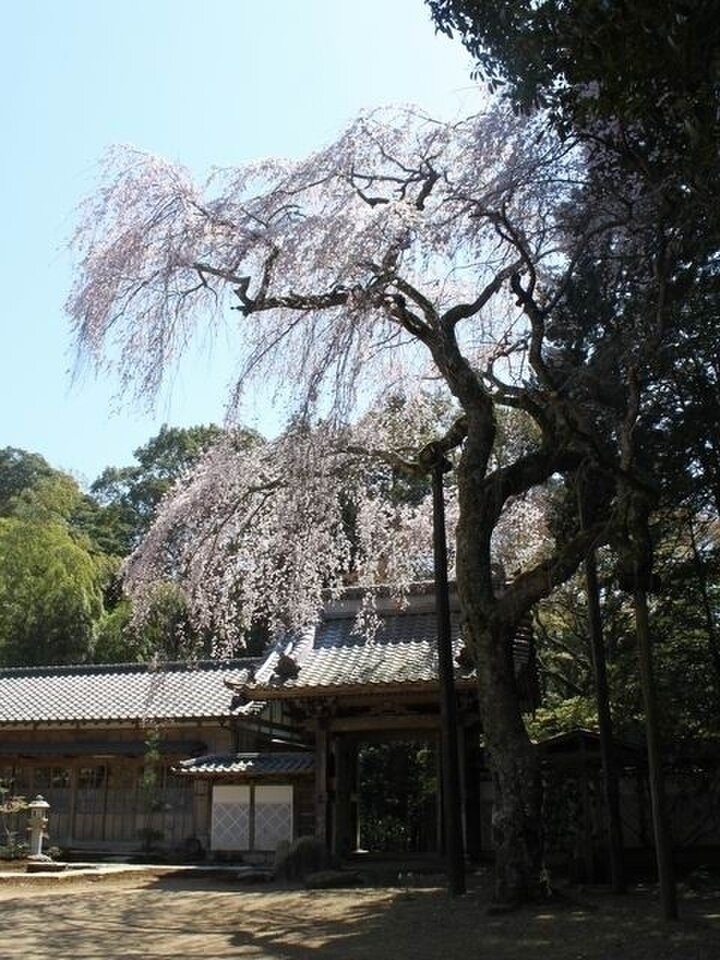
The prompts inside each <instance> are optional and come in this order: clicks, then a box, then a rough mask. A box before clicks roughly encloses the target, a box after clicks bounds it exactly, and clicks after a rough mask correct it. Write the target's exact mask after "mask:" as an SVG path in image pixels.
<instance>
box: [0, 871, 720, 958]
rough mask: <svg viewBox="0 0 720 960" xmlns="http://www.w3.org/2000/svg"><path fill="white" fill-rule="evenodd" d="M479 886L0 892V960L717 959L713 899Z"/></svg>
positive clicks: (194, 883)
mask: <svg viewBox="0 0 720 960" xmlns="http://www.w3.org/2000/svg"><path fill="white" fill-rule="evenodd" d="M487 905H488V901H487V892H486V890H485V889H484V888H483V887H482V885H480V886H477V887H476V888H474V889H472V890H471V892H470V893H469V894H468V895H467V896H466V897H463V898H461V899H459V900H455V901H453V900H450V899H449V898H448V897H447V895H446V894H445V892H444V891H443V890H441V889H438V888H433V887H423V888H418V889H414V888H412V887H410V888H387V887H386V888H367V889H359V890H337V891H305V890H281V889H277V888H262V889H261V888H257V887H256V888H244V887H240V886H238V885H236V884H232V883H229V882H227V881H222V880H217V879H216V880H213V879H210V878H205V879H188V878H187V877H186V878H182V877H165V878H157V879H152V880H145V881H139V880H138V879H135V880H133V881H130V880H129V879H126V880H119V879H118V880H113V881H104V880H102V881H100V880H99V881H97V882H95V883H91V882H87V883H83V884H66V885H64V886H63V885H62V884H58V885H57V887H54V888H50V887H44V888H37V889H35V890H33V889H31V888H23V889H22V890H17V891H13V890H12V889H10V890H7V889H6V890H4V891H3V893H2V902H0V911H1V913H2V920H3V924H2V929H0V957H2V960H15V958H21V957H22V958H28V957H33V958H37V960H44V958H50V957H53V958H68V960H100V958H103V960H115V958H133V957H142V958H144V960H158V958H167V957H174V958H178V957H180V958H187V960H190V958H196V957H206V958H209V960H213V958H215V960H221V958H227V957H234V958H253V960H370V958H372V960H383V958H386V957H388V958H392V960H410V958H412V960H435V958H453V957H461V956H462V957H464V958H473V960H474V958H486V957H487V958H492V960H547V958H548V957H549V956H551V957H552V958H553V960H571V958H572V960H650V958H652V960H717V958H718V957H720V897H718V896H717V895H713V896H707V897H705V898H702V897H696V898H693V899H689V900H686V901H684V902H683V905H682V919H681V920H680V921H679V922H678V923H676V924H665V923H663V922H662V921H661V920H660V919H659V917H658V907H657V901H656V898H655V897H654V896H653V895H652V892H648V891H644V892H642V891H640V892H635V893H633V894H629V895H627V896H625V897H622V898H614V897H611V896H609V895H604V894H599V893H587V892H586V893H584V894H575V895H574V896H572V897H568V898H565V899H562V900H560V901H559V902H557V903H553V904H551V905H547V906H543V907H541V908H538V907H533V908H526V909H523V910H519V911H516V912H514V913H510V914H504V915H500V916H489V915H487V913H486V907H487Z"/></svg>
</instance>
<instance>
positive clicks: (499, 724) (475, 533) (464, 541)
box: [456, 422, 545, 903]
mask: <svg viewBox="0 0 720 960" xmlns="http://www.w3.org/2000/svg"><path fill="white" fill-rule="evenodd" d="M481 427H484V428H485V429H484V431H483V430H482V429H480V430H479V435H473V431H472V424H471V429H470V430H469V432H468V440H467V443H466V445H465V449H464V450H463V455H462V460H461V464H460V467H459V469H458V491H459V497H460V521H459V523H458V527H457V562H456V564H457V585H458V595H459V599H460V605H461V609H462V614H463V625H462V629H463V635H464V637H465V640H466V643H467V646H468V648H469V649H470V651H471V652H472V655H473V658H474V661H475V664H476V668H477V675H478V687H479V696H480V714H481V719H482V723H483V734H484V738H485V745H486V751H487V758H488V762H489V766H490V771H491V775H492V781H493V787H494V799H493V819H492V836H493V846H494V849H495V898H496V900H498V901H499V902H502V903H520V902H523V901H526V900H528V899H535V898H537V897H539V896H541V895H542V894H543V893H544V892H545V890H544V884H543V869H542V867H543V863H542V844H541V827H540V811H541V798H542V790H541V782H540V769H539V761H538V758H537V755H536V752H535V749H534V747H533V745H532V743H531V742H530V739H529V737H528V735H527V732H526V730H525V725H524V723H523V720H522V714H521V705H520V697H519V694H518V690H517V685H516V682H515V669H514V662H513V647H512V641H513V637H514V634H515V629H516V627H517V625H518V623H519V621H520V620H521V619H522V616H523V615H524V613H525V611H518V612H517V614H518V615H517V623H515V622H513V623H509V622H508V620H507V618H501V617H500V616H499V614H498V603H497V598H496V595H495V587H494V585H493V570H492V562H491V552H490V537H491V534H492V531H493V529H494V526H495V519H496V515H497V514H496V511H497V505H496V503H495V502H494V501H493V496H494V494H493V490H492V487H490V486H488V485H487V484H484V483H483V482H482V481H483V479H484V477H485V467H486V465H487V459H486V454H487V451H488V444H489V443H490V444H491V442H492V424H488V423H487V422H485V423H482V424H481ZM501 590H502V587H501V586H499V591H501Z"/></svg>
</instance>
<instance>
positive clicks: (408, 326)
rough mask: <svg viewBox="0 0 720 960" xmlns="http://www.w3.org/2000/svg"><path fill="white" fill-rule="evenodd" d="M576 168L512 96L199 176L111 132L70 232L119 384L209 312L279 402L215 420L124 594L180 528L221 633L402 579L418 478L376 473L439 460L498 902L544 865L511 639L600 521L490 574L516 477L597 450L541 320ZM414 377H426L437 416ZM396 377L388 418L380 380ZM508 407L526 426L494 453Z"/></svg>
mask: <svg viewBox="0 0 720 960" xmlns="http://www.w3.org/2000/svg"><path fill="white" fill-rule="evenodd" d="M582 176H583V170H582V165H581V162H580V160H579V158H578V157H577V156H576V154H575V153H574V151H573V148H572V146H571V145H570V144H568V143H564V144H561V143H559V142H558V141H556V140H554V139H552V138H551V137H550V136H549V135H548V134H547V133H544V132H543V128H542V125H541V122H540V121H539V120H533V119H528V118H524V119H520V118H516V117H514V116H513V115H512V114H511V113H510V112H509V110H507V109H505V108H503V107H495V108H493V109H491V110H489V111H488V112H486V113H483V114H481V115H477V116H473V117H471V118H469V119H467V120H464V121H462V122H457V123H440V122H437V121H434V120H432V119H431V118H429V117H427V116H425V115H424V114H422V113H420V112H418V111H416V110H412V109H407V110H399V111H394V112H390V111H381V112H378V113H374V114H370V115H366V116H363V117H361V118H359V119H358V120H356V121H355V122H354V123H353V124H352V125H351V126H350V127H349V128H348V129H347V130H346V131H345V132H344V133H343V134H342V136H340V137H339V139H338V140H337V141H336V142H334V143H333V144H331V145H330V146H329V147H327V148H325V149H322V150H320V151H319V152H317V153H316V154H314V155H312V156H311V157H309V158H308V159H305V160H302V161H300V162H280V161H277V160H267V161H263V162H259V163H254V164H249V165H246V166H244V167H242V168H240V169H237V170H220V171H217V172H216V173H215V174H214V175H213V177H211V179H210V180H209V182H208V183H207V184H205V185H204V186H203V187H199V186H197V185H196V184H195V183H194V182H193V181H192V179H191V178H190V176H189V174H188V173H187V172H186V171H185V170H183V169H181V168H180V167H178V166H176V165H174V164H171V163H168V162H165V161H163V160H160V159H158V158H156V157H153V156H148V155H146V154H142V153H139V152H137V151H134V150H129V149H118V150H115V151H113V152H112V153H110V155H109V157H108V159H107V163H106V167H105V171H104V179H103V182H102V185H101V188H100V189H99V191H98V192H97V194H96V195H95V196H94V197H93V198H92V199H91V200H89V201H88V202H87V204H86V207H85V209H84V211H83V215H82V219H81V223H80V226H79V229H78V232H77V235H76V237H75V249H76V251H77V253H78V257H79V268H78V273H77V282H76V285H75V288H74V290H73V292H72V295H71V298H70V300H69V313H70V315H71V317H72V318H73V321H74V325H75V332H76V335H77V340H78V343H79V345H80V348H81V350H82V351H83V352H84V354H85V355H88V356H89V357H90V358H92V359H94V360H95V361H96V362H97V363H98V364H103V363H106V362H110V363H113V364H115V365H116V367H117V368H118V370H119V374H120V377H121V382H122V385H123V387H124V388H128V389H129V390H131V391H133V390H134V391H135V392H136V394H138V395H140V396H141V397H144V398H148V397H150V398H151V397H152V396H153V395H154V394H155V393H156V391H157V390H158V388H159V387H160V386H161V384H162V382H163V378H164V376H165V375H166V374H167V373H168V371H169V370H170V369H171V368H172V365H173V363H174V362H175V360H176V359H177V357H178V356H179V355H180V354H181V353H182V352H183V350H184V349H185V348H186V347H187V346H188V344H190V343H191V342H192V339H193V337H194V336H195V335H196V334H197V333H198V331H200V332H201V333H206V332H207V331H208V330H209V331H210V332H211V333H213V332H214V333H215V334H220V333H221V332H222V333H223V336H225V337H228V338H230V339H231V342H233V343H235V344H236V346H237V358H238V376H237V383H236V385H235V389H234V392H233V395H232V397H231V398H230V404H231V409H238V408H239V405H240V404H241V402H242V400H243V398H244V397H245V396H246V395H247V392H248V390H249V389H250V388H252V389H255V390H262V389H263V388H264V387H265V386H266V385H267V384H273V385H275V397H276V400H277V402H282V403H284V404H285V405H286V407H287V409H288V410H289V411H290V412H291V414H292V417H293V419H292V426H291V428H290V429H289V430H288V431H287V432H286V433H285V434H284V435H283V436H282V437H281V438H280V439H279V440H277V441H273V442H272V443H269V444H267V445H258V446H256V447H254V448H253V449H251V450H249V451H247V450H243V451H240V450H238V449H237V445H235V444H234V443H233V437H232V434H229V436H228V438H227V439H226V440H225V441H224V442H222V443H221V444H220V445H219V446H217V447H216V448H215V449H214V450H213V451H211V452H210V453H209V454H208V455H207V457H206V458H205V459H204V460H203V461H202V462H201V464H200V465H199V467H198V468H197V470H196V472H195V474H194V476H193V477H192V479H191V480H190V481H189V482H186V483H185V484H182V485H180V486H179V487H178V488H177V489H176V491H175V493H174V495H172V496H171V497H170V498H169V499H168V500H167V501H166V503H165V505H164V508H163V509H162V510H161V512H160V515H159V517H158V520H157V523H156V525H155V527H154V529H153V530H152V531H151V533H150V535H149V537H148V539H147V540H146V541H145V543H144V544H143V545H142V546H141V547H140V549H139V551H138V553H137V554H136V556H135V557H134V559H133V562H132V564H131V572H130V580H131V583H132V584H133V586H134V588H135V589H136V590H137V591H139V592H140V593H142V588H143V584H147V583H150V582H152V581H153V580H154V579H156V578H158V577H162V576H163V575H165V574H166V573H167V570H166V569H165V567H166V563H165V558H166V557H167V556H172V557H175V558H176V557H177V556H178V551H180V555H181V556H182V557H183V561H182V563H181V564H180V567H181V568H182V569H181V572H182V574H183V576H184V577H185V578H186V583H187V589H188V594H189V596H190V598H191V606H192V608H193V610H194V611H195V616H196V617H197V618H198V621H199V622H202V623H204V624H205V625H206V626H210V627H211V629H212V630H214V631H216V633H217V634H218V636H221V635H223V632H225V633H226V634H229V633H232V631H233V630H238V629H240V628H241V627H242V626H246V625H247V624H248V623H249V622H250V621H251V620H252V618H253V617H259V616H261V617H263V618H264V619H266V620H268V621H269V623H270V625H271V627H272V628H273V629H275V630H281V629H286V628H287V627H288V626H292V625H293V624H297V623H301V622H307V621H308V620H309V619H311V618H314V617H316V616H317V612H318V608H319V604H320V601H321V594H322V590H323V589H326V588H330V589H333V588H339V587H340V585H341V584H343V583H347V582H354V583H368V584H369V583H372V582H377V581H378V580H388V579H393V580H395V581H396V582H398V583H401V584H402V583H403V582H407V581H408V580H410V579H412V577H413V576H416V575H417V574H418V571H421V570H422V564H423V551H424V558H425V562H427V558H428V553H429V549H430V546H429V545H430V543H431V536H430V527H429V521H428V511H427V509H426V503H425V498H424V496H422V495H419V496H418V498H417V501H416V502H413V501H412V498H410V499H408V498H404V499H403V498H401V499H400V500H398V501H397V502H393V500H392V497H388V496H387V493H388V484H391V483H392V478H393V476H399V475H400V474H403V475H407V476H411V477H412V476H416V477H419V476H426V475H427V474H428V472H429V471H430V470H431V469H432V466H433V464H434V463H435V462H436V460H437V458H438V457H449V458H450V459H451V460H452V461H453V462H454V463H455V465H456V471H455V483H456V492H455V493H454V494H453V498H452V500H453V503H452V511H451V512H452V519H453V527H454V531H455V549H454V559H455V567H456V580H457V589H458V595H459V600H460V604H461V610H462V619H463V626H462V629H463V636H464V640H465V643H466V645H467V648H468V650H469V652H470V654H471V656H472V657H473V659H474V662H475V664H476V667H477V676H478V683H479V694H480V703H481V712H482V721H483V727H484V733H485V740H486V746H487V751H488V756H489V760H490V764H491V769H492V774H493V781H494V788H495V806H494V814H493V833H494V845H495V849H496V856H497V860H496V877H497V880H496V896H497V897H498V899H500V900H505V901H518V900H522V899H525V898H527V897H529V896H534V895H535V894H537V893H538V892H539V891H540V888H541V844H540V835H539V834H540V831H539V810H540V795H539V776H538V767H537V761H536V758H535V755H534V752H533V750H532V747H531V744H530V741H529V739H528V736H527V734H526V731H525V728H524V725H523V721H522V716H521V708H520V702H519V698H518V693H517V690H516V686H515V677H514V669H513V658H512V640H513V637H514V635H515V631H516V629H517V627H518V624H519V623H520V621H521V620H522V619H523V617H524V616H525V615H526V614H527V612H528V610H529V609H530V608H531V607H532V605H533V604H534V603H535V602H536V601H538V600H539V599H540V598H542V597H544V596H546V595H547V594H549V593H550V592H551V591H552V590H553V588H554V587H555V586H556V585H557V584H559V583H561V582H563V581H564V580H565V579H567V578H568V577H569V576H570V575H571V574H572V573H573V571H574V570H575V569H576V568H577V565H578V564H579V562H580V561H581V559H582V557H583V555H584V553H585V551H586V549H587V546H588V544H589V543H590V542H597V541H598V538H599V537H601V536H602V534H601V533H600V532H599V530H598V529H597V527H594V528H592V529H589V530H585V531H576V532H575V533H574V534H572V535H568V537H567V538H566V539H565V540H564V541H563V542H562V543H559V542H558V543H555V542H551V541H549V540H548V541H546V542H545V543H544V549H543V551H541V552H540V553H539V554H538V553H537V552H534V553H532V554H526V555H525V556H524V557H523V558H521V560H520V562H519V565H518V569H517V570H516V571H514V572H513V573H512V576H510V577H509V578H508V579H507V582H505V583H499V582H498V578H497V577H496V576H493V570H494V565H493V557H494V545H497V544H498V543H499V542H505V544H506V545H507V541H508V529H509V528H510V529H511V531H512V533H513V534H514V535H516V536H517V538H522V536H523V534H524V533H526V532H527V527H528V526H535V525H536V522H535V519H534V514H533V513H532V509H533V508H532V502H533V501H532V495H534V494H535V493H536V492H537V491H539V490H541V489H542V488H543V486H544V485H546V484H547V482H548V481H549V480H550V478H552V477H554V476H556V475H560V476H562V475H567V474H568V473H571V472H573V471H574V470H576V469H577V468H578V465H579V464H580V463H581V462H583V460H584V459H586V458H587V457H588V455H589V454H588V443H587V435H588V434H587V430H586V429H585V428H584V424H583V422H582V410H581V404H579V403H578V400H577V396H576V397H575V398H574V400H573V402H572V403H568V402H566V401H564V400H563V397H562V395H561V393H560V392H559V391H558V389H557V383H556V380H555V378H554V375H553V372H552V366H551V364H550V363H549V362H548V357H547V353H548V351H547V350H546V343H545V323H546V318H547V317H548V316H550V315H551V314H552V311H553V308H554V304H555V302H556V301H557V298H558V297H559V296H560V295H561V293H560V292H559V291H560V290H561V289H562V277H563V276H564V275H566V274H568V273H569V272H571V271H572V268H573V263H574V256H575V251H574V250H570V249H567V240H566V237H567V234H566V232H565V230H564V224H563V217H564V212H565V211H567V210H568V209H571V204H570V201H571V199H572V196H573V191H574V190H576V189H577V185H578V183H579V181H580V180H581V179H582ZM600 219H601V218H600ZM601 228H602V224H601V223H600V222H599V221H598V223H597V224H588V227H587V229H588V231H589V232H591V231H594V230H598V229H601ZM576 235H577V232H576ZM233 321H234V322H233ZM422 389H430V390H431V391H432V393H433V395H434V396H435V397H438V396H439V397H440V398H441V399H442V402H441V403H440V405H439V409H440V410H441V411H442V415H441V416H439V417H437V418H436V419H435V420H434V422H433V423H432V428H431V429H429V428H428V422H429V421H428V410H429V407H428V401H427V400H422V399H418V395H419V393H420V392H421V391H422ZM397 395H402V396H404V397H405V398H406V399H405V401H404V402H403V403H402V404H400V405H396V406H395V408H393V410H394V412H393V413H392V416H390V417H389V420H390V421H393V422H389V420H388V414H387V411H388V409H391V408H392V404H390V407H389V406H388V403H387V402H386V403H385V405H384V406H383V403H382V401H383V398H386V399H387V398H389V397H391V396H397ZM373 404H375V406H373ZM503 407H510V408H513V409H514V410H516V411H519V412H520V413H519V414H518V416H521V417H523V418H524V419H525V420H526V421H528V422H532V423H533V424H534V431H535V432H534V434H532V435H533V436H534V438H535V439H533V440H532V442H528V443H527V444H524V445H520V446H517V447H516V449H515V452H514V454H513V455H512V456H510V457H509V458H507V457H505V458H504V459H503V460H501V461H498V460H497V458H496V453H497V446H498V444H497V441H498V411H499V410H500V408H503ZM370 409H372V411H374V412H368V410H370ZM382 410H385V414H382V413H379V412H378V411H382ZM393 418H394V419H393ZM318 420H320V421H321V422H320V425H319V426H315V427H311V426H309V424H311V423H313V422H314V423H316V424H317V423H318ZM430 421H432V417H430ZM530 435H531V434H530V433H528V436H530ZM593 455H595V454H593ZM528 511H530V512H529V513H528ZM523 517H524V518H525V519H524V520H523ZM508 518H510V519H508ZM513 518H514V519H513ZM169 542H171V543H172V549H171V550H169V551H168V549H167V544H168V543H169ZM422 544H424V546H422Z"/></svg>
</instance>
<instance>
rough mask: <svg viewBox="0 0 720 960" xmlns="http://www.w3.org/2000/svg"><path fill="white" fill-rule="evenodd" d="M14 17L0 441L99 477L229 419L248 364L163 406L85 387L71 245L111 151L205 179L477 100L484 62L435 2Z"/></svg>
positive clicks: (190, 0) (114, 3) (321, 1)
mask: <svg viewBox="0 0 720 960" xmlns="http://www.w3.org/2000/svg"><path fill="white" fill-rule="evenodd" d="M0 13H2V23H3V29H2V41H0V80H1V85H0V89H2V91H3V95H2V100H1V103H0V122H1V123H2V131H3V148H2V154H1V155H2V176H0V191H2V202H1V205H0V209H1V210H2V221H1V226H0V270H1V271H2V276H1V278H0V279H1V281H2V301H1V302H2V308H1V309H2V314H1V316H2V341H1V342H2V354H1V356H2V372H1V377H2V379H1V381H0V382H1V388H0V391H1V392H0V447H4V446H14V447H22V448H24V449H28V450H33V451H37V452H38V453H41V454H42V455H43V456H45V457H46V458H47V459H48V460H49V461H50V463H51V464H53V466H56V467H59V468H62V469H65V470H69V471H71V472H73V473H74V474H76V475H77V476H78V477H79V478H80V479H84V480H86V481H91V480H92V479H94V477H95V476H97V474H98V473H99V472H100V471H101V470H102V468H103V467H104V466H106V465H109V464H114V465H123V464H128V463H131V462H132V451H133V450H134V449H135V448H136V447H137V446H139V445H140V444H142V443H144V442H145V441H146V440H147V439H149V438H150V437H151V436H152V435H153V434H155V433H156V432H157V431H158V429H159V427H160V425H161V424H162V423H164V422H168V423H171V424H174V425H181V426H186V425H192V424H196V423H207V422H209V421H215V422H221V421H222V417H223V403H224V398H225V396H226V388H227V384H228V380H229V377H230V376H231V371H232V365H231V362H230V361H231V358H230V356H229V352H230V351H229V347H228V345H223V346H222V347H221V348H219V349H218V351H217V352H216V355H215V356H214V357H209V356H205V355H203V356H197V357H195V358H194V359H193V361H192V363H190V364H186V365H185V367H184V368H183V370H182V371H181V372H180V373H179V374H178V375H177V377H176V378H175V380H174V383H173V386H172V388H171V389H170V390H169V391H168V392H167V393H166V394H165V395H164V396H163V397H162V398H161V400H160V401H159V402H158V404H157V406H156V408H155V410H153V411H146V410H141V409H138V408H137V407H133V406H128V405H127V404H123V402H122V401H119V400H118V398H117V396H116V394H117V383H114V382H113V381H112V380H111V379H104V380H102V381H98V380H96V379H93V378H92V377H91V376H85V377H84V378H83V379H81V380H80V381H75V382H73V381H72V379H71V375H70V374H71V370H72V367H73V362H74V357H73V353H72V344H71V337H70V331H69V325H68V322H67V319H66V317H65V315H64V312H63V304H64V302H65V299H66V296H67V293H68V290H69V287H70V282H71V262H70V258H69V256H68V254H67V253H66V252H65V251H64V249H63V245H64V242H65V241H66V239H67V237H68V236H69V235H70V233H71V232H72V227H73V223H74V210H75V208H76V206H77V204H78V202H79V201H80V199H82V197H83V196H85V195H86V194H87V193H88V192H89V191H90V190H91V189H92V185H93V182H94V177H95V165H96V163H97V161H98V160H99V158H100V156H101V154H102V153H103V151H104V149H105V148H106V147H107V146H108V145H110V144H113V143H130V144H134V145H135V146H138V147H141V148H144V149H147V150H150V151H153V152H155V153H159V154H162V155H164V156H167V157H170V158H171V159H173V160H176V161H179V162H181V163H183V164H185V165H186V166H188V167H190V168H191V169H192V170H193V171H194V172H195V173H197V174H198V175H199V176H202V175H204V174H205V173H206V172H207V171H208V170H209V168H210V167H211V166H213V165H214V164H219V165H232V164H234V163H239V162H242V161H244V160H247V159H251V158H253V157H259V156H268V155H274V154H279V155H282V156H290V157H293V156H302V155H303V154H304V153H307V152H308V151H310V150H312V149H314V148H315V147H317V146H319V145H320V144H322V143H324V142H327V141H328V140H329V139H331V138H332V136H333V135H334V134H335V133H336V132H338V131H339V130H340V129H341V128H342V126H343V124H344V123H345V122H346V121H348V120H349V119H351V118H352V117H353V116H354V115H355V114H356V113H357V112H358V111H359V110H361V109H363V108H365V107H372V106H375V105H378V104H384V103H394V102H415V103H418V104H420V105H422V106H424V107H425V108H427V109H429V110H432V111H435V112H437V113H442V114H447V113H455V112H458V111H460V112H461V111H463V109H467V111H468V112H471V111H472V110H473V109H475V108H476V106H477V96H478V93H477V90H476V89H475V87H474V85H473V84H472V82H471V80H470V79H469V75H470V70H471V67H472V63H471V60H470V58H469V57H468V55H467V54H466V53H465V52H464V51H463V49H462V48H461V46H460V45H459V43H457V42H453V41H450V40H448V39H447V38H445V37H443V36H440V35H436V34H435V32H434V29H433V26H432V24H431V22H430V18H429V15H428V13H427V10H426V7H425V5H424V3H423V0H360V2H357V0H264V2H263V0H203V2H202V3H200V2H198V0H22V2H17V0H0ZM252 416H256V417H257V418H256V419H255V420H254V421H253V420H252ZM248 420H249V421H250V422H252V423H253V425H255V426H257V427H258V428H259V429H263V430H265V431H268V430H272V428H273V421H272V418H271V417H269V416H265V415H258V414H249V415H248Z"/></svg>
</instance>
